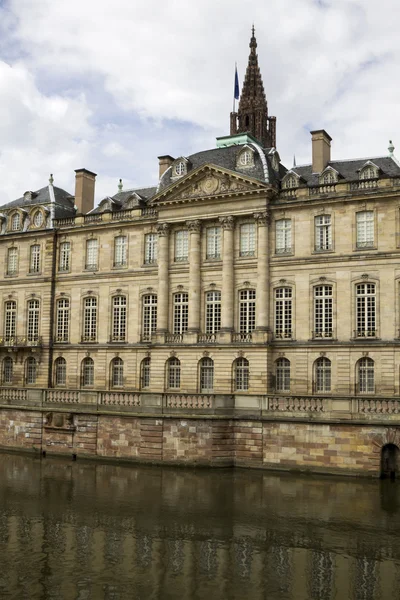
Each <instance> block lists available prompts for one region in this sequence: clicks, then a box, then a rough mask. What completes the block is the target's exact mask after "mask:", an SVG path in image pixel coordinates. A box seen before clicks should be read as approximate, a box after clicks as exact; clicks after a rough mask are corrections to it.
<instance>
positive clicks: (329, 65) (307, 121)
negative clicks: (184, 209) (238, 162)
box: [0, 0, 400, 201]
mask: <svg viewBox="0 0 400 600" xmlns="http://www.w3.org/2000/svg"><path fill="white" fill-rule="evenodd" d="M3 10H4V9H3ZM0 17H3V18H2V19H1V21H2V23H3V25H0V33H1V27H3V32H2V33H3V36H2V37H3V40H4V41H3V43H1V45H0V60H1V58H2V53H3V57H4V58H7V57H6V56H5V53H6V52H7V55H8V54H9V53H10V52H11V50H10V49H13V52H12V54H13V56H17V57H18V58H17V59H15V58H14V59H13V58H12V57H11V59H10V58H7V61H8V62H9V63H10V65H9V66H7V65H6V64H4V63H2V65H1V67H0V84H1V91H0V110H1V111H2V114H7V115H9V119H7V123H6V124H4V123H0V136H1V137H0V141H1V144H2V150H1V154H0V175H1V176H2V181H3V188H2V190H1V191H0V201H1V199H2V198H4V194H7V195H9V194H14V196H12V197H15V196H16V195H19V193H20V192H21V191H22V190H21V188H26V187H28V186H29V187H35V185H37V186H41V185H44V184H45V181H43V178H44V177H46V178H47V172H48V171H49V167H50V168H51V169H53V170H54V171H55V174H56V182H57V183H59V184H60V185H61V182H63V185H65V186H66V187H67V188H68V189H69V190H71V191H72V189H73V169H74V168H78V167H81V166H86V167H87V168H89V169H92V170H96V171H97V172H99V180H98V186H97V188H98V191H99V195H100V196H104V195H107V194H110V193H113V192H114V187H115V186H116V183H115V185H114V184H113V188H112V189H109V188H106V184H107V185H108V182H111V181H115V182H117V181H118V178H119V177H123V178H124V180H126V181H129V182H130V183H131V184H132V185H133V184H136V183H137V184H140V185H142V184H146V183H149V184H151V183H153V182H154V181H155V179H156V175H157V158H156V157H157V155H159V154H164V153H170V154H173V155H177V154H189V153H191V152H194V151H196V150H203V149H204V148H205V147H207V146H212V145H213V142H214V137H215V135H224V134H227V133H229V130H228V128H229V111H230V110H231V103H232V90H233V69H234V62H235V60H237V61H238V68H239V75H240V79H241V80H243V76H244V71H245V67H246V64H247V56H248V41H249V35H250V27H251V24H252V22H253V21H254V23H255V25H256V35H257V41H258V53H259V63H260V66H261V70H262V73H263V78H264V85H265V89H266V92H267V97H268V101H269V109H270V113H271V114H273V115H276V116H277V118H278V125H277V128H278V149H279V151H280V154H281V156H282V157H283V159H284V160H285V161H286V162H287V163H288V165H289V166H290V164H291V160H292V157H293V154H294V153H296V157H297V160H298V162H307V161H309V160H310V155H311V148H310V141H309V137H310V136H309V133H308V130H309V129H310V128H320V127H324V128H325V129H327V130H328V132H329V133H330V134H331V135H332V137H333V156H334V157H336V158H351V157H356V156H360V155H361V156H365V155H373V156H375V155H379V154H384V153H386V147H387V142H388V139H389V137H390V138H393V140H394V142H395V144H396V141H397V144H398V145H399V146H400V113H399V111H397V110H395V108H396V107H395V103H396V100H397V94H398V87H399V84H398V83H397V80H398V77H397V71H398V64H397V63H398V56H399V51H400V41H399V37H398V33H397V23H398V20H399V17H400V4H399V3H398V2H397V1H396V0H381V2H380V3H379V7H377V5H376V2H374V1H373V0H335V2H329V1H326V2H324V3H322V2H317V1H315V0H296V2H293V0H271V1H270V2H268V5H266V3H265V0H251V1H250V0H219V1H218V2H215V1H212V0H202V2H201V3H190V4H189V3H187V4H186V5H185V4H182V2H178V1H177V0H166V1H165V2H162V3H161V2H159V0H147V1H146V2H145V3H144V2H142V0H114V1H113V2H111V1H110V0H96V1H94V0H79V2H78V0H69V2H61V1H60V0H58V1H55V0H36V1H35V2H32V1H31V0H9V3H8V10H7V12H6V13H3V15H2V14H1V9H0ZM384 17H385V18H384ZM166 119H167V120H166ZM396 138H397V140H396ZM39 180H40V181H39ZM103 186H104V187H103ZM17 190H18V191H17ZM7 199H9V198H7Z"/></svg>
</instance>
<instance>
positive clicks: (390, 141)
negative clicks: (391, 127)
mask: <svg viewBox="0 0 400 600" xmlns="http://www.w3.org/2000/svg"><path fill="white" fill-rule="evenodd" d="M388 150H389V155H390V156H392V155H393V152H394V146H393V142H392V140H389V148H388Z"/></svg>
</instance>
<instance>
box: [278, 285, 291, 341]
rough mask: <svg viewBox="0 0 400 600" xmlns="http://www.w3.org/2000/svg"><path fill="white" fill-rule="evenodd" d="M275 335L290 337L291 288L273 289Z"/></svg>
mask: <svg viewBox="0 0 400 600" xmlns="http://www.w3.org/2000/svg"><path fill="white" fill-rule="evenodd" d="M275 337H277V338H291V337H292V289H291V288H286V287H284V288H277V289H276V290H275Z"/></svg>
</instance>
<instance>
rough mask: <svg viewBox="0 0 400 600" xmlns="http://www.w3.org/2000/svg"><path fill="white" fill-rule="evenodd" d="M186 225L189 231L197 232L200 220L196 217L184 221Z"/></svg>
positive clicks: (199, 227) (199, 228)
mask: <svg viewBox="0 0 400 600" xmlns="http://www.w3.org/2000/svg"><path fill="white" fill-rule="evenodd" d="M186 227H187V228H188V230H189V231H190V233H199V231H200V230H201V221H200V220H199V219H196V220H194V221H186Z"/></svg>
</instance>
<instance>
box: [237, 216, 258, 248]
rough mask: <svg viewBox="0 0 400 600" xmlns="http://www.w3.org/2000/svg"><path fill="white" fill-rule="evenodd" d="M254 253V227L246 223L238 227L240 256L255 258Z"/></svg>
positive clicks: (253, 224)
mask: <svg viewBox="0 0 400 600" xmlns="http://www.w3.org/2000/svg"><path fill="white" fill-rule="evenodd" d="M255 253H256V226H255V223H246V224H244V225H241V226H240V256H255Z"/></svg>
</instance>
